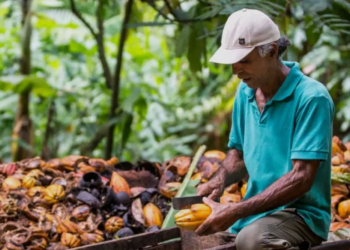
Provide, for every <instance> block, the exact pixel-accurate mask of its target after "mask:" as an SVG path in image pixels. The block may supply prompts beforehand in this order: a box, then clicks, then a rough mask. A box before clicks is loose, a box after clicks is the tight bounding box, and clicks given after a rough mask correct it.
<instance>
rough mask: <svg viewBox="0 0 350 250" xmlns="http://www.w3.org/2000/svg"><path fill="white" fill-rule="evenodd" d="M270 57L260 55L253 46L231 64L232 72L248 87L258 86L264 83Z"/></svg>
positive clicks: (266, 78)
mask: <svg viewBox="0 0 350 250" xmlns="http://www.w3.org/2000/svg"><path fill="white" fill-rule="evenodd" d="M271 62H272V58H271V56H269V55H267V56H265V57H261V56H260V55H259V52H258V49H257V48H255V49H254V50H253V51H252V52H250V53H249V54H248V55H247V56H246V57H244V58H243V59H242V60H241V61H239V62H238V63H234V64H232V73H233V74H234V75H237V76H238V78H239V79H241V80H243V82H245V83H246V84H247V85H248V87H249V88H253V89H255V88H259V87H261V86H264V85H266V82H267V80H268V74H269V69H270V67H271Z"/></svg>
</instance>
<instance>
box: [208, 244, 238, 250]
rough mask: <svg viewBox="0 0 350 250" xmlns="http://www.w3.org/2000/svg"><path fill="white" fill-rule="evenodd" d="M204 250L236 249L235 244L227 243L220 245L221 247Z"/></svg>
mask: <svg viewBox="0 0 350 250" xmlns="http://www.w3.org/2000/svg"><path fill="white" fill-rule="evenodd" d="M205 250H237V249H236V244H235V243H229V244H226V245H222V246H217V247H212V248H207V249H205Z"/></svg>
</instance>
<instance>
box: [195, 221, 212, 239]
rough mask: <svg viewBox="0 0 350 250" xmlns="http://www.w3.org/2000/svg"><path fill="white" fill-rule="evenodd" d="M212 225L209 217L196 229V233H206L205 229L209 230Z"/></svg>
mask: <svg viewBox="0 0 350 250" xmlns="http://www.w3.org/2000/svg"><path fill="white" fill-rule="evenodd" d="M209 227H210V223H208V219H207V220H205V221H204V222H203V224H202V225H200V226H199V227H198V228H197V230H196V231H195V233H196V234H198V235H205V231H207V230H208V228H209Z"/></svg>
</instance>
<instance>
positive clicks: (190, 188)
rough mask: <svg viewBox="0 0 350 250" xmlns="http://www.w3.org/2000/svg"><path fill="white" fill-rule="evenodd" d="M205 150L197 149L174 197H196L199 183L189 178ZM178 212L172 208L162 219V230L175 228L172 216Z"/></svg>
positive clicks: (203, 148)
mask: <svg viewBox="0 0 350 250" xmlns="http://www.w3.org/2000/svg"><path fill="white" fill-rule="evenodd" d="M205 149H206V146H205V145H202V146H200V147H199V149H198V150H197V152H196V154H195V156H194V158H193V160H192V163H191V166H190V168H189V169H188V172H187V174H186V176H185V178H184V180H183V182H182V184H181V186H180V189H179V191H178V192H177V194H176V196H175V197H187V196H193V195H196V186H197V184H198V183H199V180H196V181H194V180H191V176H192V174H193V172H194V170H195V168H196V166H197V164H198V161H199V159H200V157H201V156H202V154H203V153H204V151H205ZM177 212H178V211H177V210H175V209H174V208H173V207H172V206H171V208H170V210H169V212H168V214H167V216H166V217H165V219H164V222H163V225H162V229H164V228H170V227H174V226H175V219H174V216H175V214H176V213H177Z"/></svg>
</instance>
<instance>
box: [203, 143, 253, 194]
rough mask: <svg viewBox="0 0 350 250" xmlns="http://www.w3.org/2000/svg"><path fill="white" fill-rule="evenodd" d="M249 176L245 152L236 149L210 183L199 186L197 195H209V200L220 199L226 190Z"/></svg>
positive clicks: (229, 153)
mask: <svg viewBox="0 0 350 250" xmlns="http://www.w3.org/2000/svg"><path fill="white" fill-rule="evenodd" d="M246 175H247V169H246V167H245V165H244V161H243V152H242V151H238V150H236V149H232V150H230V151H229V152H228V153H227V155H226V158H225V160H223V161H222V162H221V163H220V167H219V169H218V170H217V171H216V173H215V174H214V175H213V177H212V178H211V179H210V180H209V182H207V183H205V184H202V185H199V186H198V188H197V195H208V194H210V196H209V198H211V199H215V198H219V197H220V196H221V195H222V193H223V191H224V188H225V187H227V186H228V185H230V184H232V183H236V182H239V181H240V180H242V179H243V178H244V177H245V176H246Z"/></svg>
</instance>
